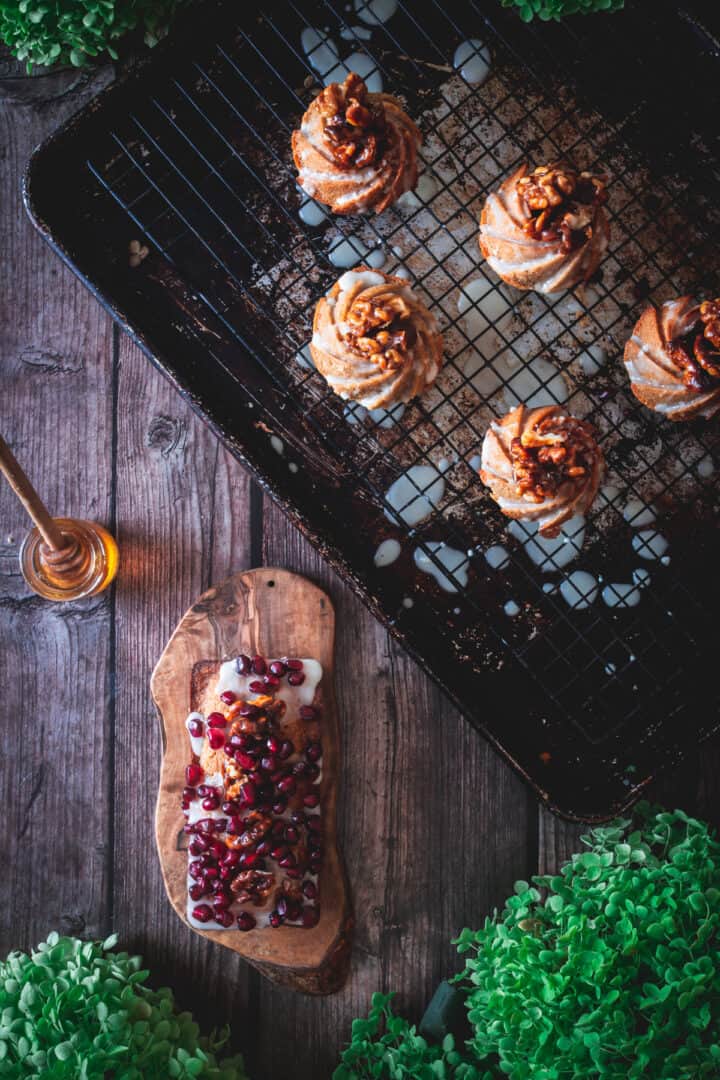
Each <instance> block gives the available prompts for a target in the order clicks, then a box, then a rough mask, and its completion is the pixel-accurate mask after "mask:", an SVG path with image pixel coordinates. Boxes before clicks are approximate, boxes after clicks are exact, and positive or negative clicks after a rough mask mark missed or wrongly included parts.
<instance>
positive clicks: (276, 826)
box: [270, 821, 285, 836]
mask: <svg viewBox="0 0 720 1080" xmlns="http://www.w3.org/2000/svg"><path fill="white" fill-rule="evenodd" d="M284 831H285V822H284V821H273V824H272V829H271V830H270V832H271V833H272V835H273V836H279V835H280V833H282V832H284Z"/></svg>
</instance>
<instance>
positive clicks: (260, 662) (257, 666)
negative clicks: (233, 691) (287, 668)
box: [252, 656, 267, 675]
mask: <svg viewBox="0 0 720 1080" xmlns="http://www.w3.org/2000/svg"><path fill="white" fill-rule="evenodd" d="M252 669H253V671H254V672H255V674H256V675H264V674H265V672H266V671H267V664H266V663H265V658H264V657H263V656H254V657H253V662H252Z"/></svg>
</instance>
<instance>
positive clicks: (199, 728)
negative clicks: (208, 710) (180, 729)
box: [188, 720, 205, 739]
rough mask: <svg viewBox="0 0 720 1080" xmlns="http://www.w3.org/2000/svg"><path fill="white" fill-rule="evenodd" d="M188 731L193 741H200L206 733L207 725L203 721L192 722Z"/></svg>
mask: <svg viewBox="0 0 720 1080" xmlns="http://www.w3.org/2000/svg"><path fill="white" fill-rule="evenodd" d="M188 731H189V732H190V734H191V735H192V737H193V739H199V738H200V736H201V735H203V734H204V733H205V725H204V724H203V722H202V720H191V721H190V723H189V724H188Z"/></svg>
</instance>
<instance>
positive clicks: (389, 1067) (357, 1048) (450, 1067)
mask: <svg viewBox="0 0 720 1080" xmlns="http://www.w3.org/2000/svg"><path fill="white" fill-rule="evenodd" d="M391 999H392V994H388V995H384V994H373V997H372V1008H371V1010H370V1015H369V1017H368V1018H367V1020H354V1021H353V1026H352V1042H351V1043H350V1046H349V1047H348V1048H347V1049H346V1050H345V1052H344V1054H343V1056H342V1065H339V1066H338V1068H337V1069H336V1070H335V1072H334V1073H333V1080H360V1078H362V1080H366V1078H369V1077H383V1078H385V1077H387V1078H391V1080H446V1078H448V1080H449V1078H450V1077H453V1078H455V1080H491V1077H492V1074H491V1073H489V1072H485V1071H484V1070H483V1069H477V1068H476V1067H475V1066H474V1065H471V1064H470V1063H469V1062H467V1061H465V1060H464V1058H463V1054H462V1053H460V1052H459V1051H458V1050H456V1049H455V1040H454V1039H453V1037H452V1035H446V1036H445V1038H444V1039H443V1042H442V1044H440V1045H431V1044H429V1043H428V1042H427V1040H426V1039H424V1038H423V1037H422V1035H418V1033H417V1031H416V1029H415V1027H411V1026H410V1024H408V1022H407V1020H403V1018H402V1017H401V1016H395V1014H394V1013H393V1010H392V1004H391Z"/></svg>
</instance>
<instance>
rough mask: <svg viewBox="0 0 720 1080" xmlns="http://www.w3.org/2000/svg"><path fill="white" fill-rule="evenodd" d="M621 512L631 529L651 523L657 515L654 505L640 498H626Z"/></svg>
mask: <svg viewBox="0 0 720 1080" xmlns="http://www.w3.org/2000/svg"><path fill="white" fill-rule="evenodd" d="M622 514H623V517H624V518H625V520H626V521H627V523H628V525H632V527H633V529H639V528H640V526H641V525H651V524H652V523H653V521H654V520H655V518H656V517H657V514H656V513H655V509H654V507H652V506H650V505H649V504H648V503H645V502H643V501H642V500H641V499H628V501H627V503H626V504H625V506H624V507H623V512H622Z"/></svg>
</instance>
